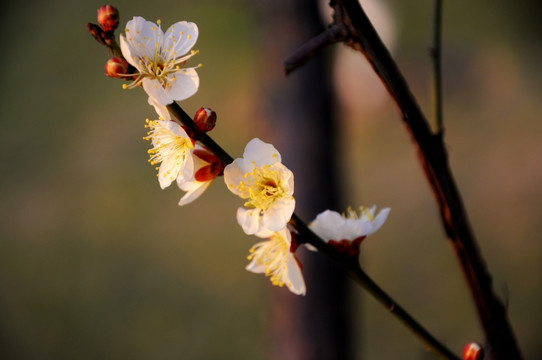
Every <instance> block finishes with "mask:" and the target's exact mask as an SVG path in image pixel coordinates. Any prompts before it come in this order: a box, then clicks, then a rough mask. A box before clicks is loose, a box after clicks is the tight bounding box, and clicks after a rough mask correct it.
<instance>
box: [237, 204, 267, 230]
mask: <svg viewBox="0 0 542 360" xmlns="http://www.w3.org/2000/svg"><path fill="white" fill-rule="evenodd" d="M237 222H238V223H239V225H240V226H241V227H242V228H243V231H244V232H245V234H247V235H252V234H255V233H257V232H258V231H259V230H261V225H260V214H259V211H258V209H247V208H243V207H240V208H238V209H237Z"/></svg>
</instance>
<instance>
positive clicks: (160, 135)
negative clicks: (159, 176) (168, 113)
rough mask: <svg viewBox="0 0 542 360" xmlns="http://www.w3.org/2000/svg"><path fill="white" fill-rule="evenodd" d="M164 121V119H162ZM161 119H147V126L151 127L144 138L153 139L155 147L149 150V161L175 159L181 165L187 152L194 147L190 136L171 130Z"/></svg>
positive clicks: (154, 162)
mask: <svg viewBox="0 0 542 360" xmlns="http://www.w3.org/2000/svg"><path fill="white" fill-rule="evenodd" d="M162 121H163V120H162ZM162 121H160V120H149V119H147V120H146V122H147V124H146V125H145V127H146V128H148V129H149V131H148V132H147V136H145V137H144V138H143V139H145V140H148V141H151V142H152V144H153V148H152V149H149V150H148V153H149V162H150V163H151V165H155V164H157V163H159V162H163V161H172V160H173V161H174V162H175V165H180V164H181V163H183V162H184V161H185V159H186V155H187V153H188V152H189V151H190V150H191V149H192V148H193V147H194V144H193V143H192V141H191V140H190V139H189V138H188V137H183V136H180V135H177V134H174V133H173V132H171V131H170V130H169V129H168V128H166V127H165V126H164V125H163V123H162Z"/></svg>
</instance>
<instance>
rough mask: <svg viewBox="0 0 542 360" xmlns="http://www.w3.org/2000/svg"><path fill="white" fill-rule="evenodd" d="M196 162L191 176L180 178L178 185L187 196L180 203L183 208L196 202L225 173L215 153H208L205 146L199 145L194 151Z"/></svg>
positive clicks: (193, 156)
mask: <svg viewBox="0 0 542 360" xmlns="http://www.w3.org/2000/svg"><path fill="white" fill-rule="evenodd" d="M192 158H193V160H194V167H193V172H192V174H191V175H190V176H179V177H178V178H177V185H178V186H179V188H180V189H181V190H183V191H186V194H184V196H183V197H182V198H181V201H179V205H180V206H183V205H186V204H189V203H191V202H192V201H194V200H196V199H197V198H198V197H199V196H200V195H201V194H203V192H204V191H205V190H207V188H208V187H209V186H210V185H211V183H212V182H213V180H214V179H215V178H216V177H217V176H218V175H220V174H221V173H222V172H223V171H224V165H223V164H222V162H221V161H220V159H219V158H218V157H217V156H216V155H214V154H213V153H211V152H209V151H207V150H206V149H205V148H204V147H203V146H201V145H197V144H196V146H195V147H194V149H192Z"/></svg>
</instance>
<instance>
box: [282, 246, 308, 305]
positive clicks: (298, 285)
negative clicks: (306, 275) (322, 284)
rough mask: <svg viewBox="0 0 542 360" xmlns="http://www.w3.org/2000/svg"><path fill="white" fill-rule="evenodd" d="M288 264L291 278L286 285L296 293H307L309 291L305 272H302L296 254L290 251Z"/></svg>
mask: <svg viewBox="0 0 542 360" xmlns="http://www.w3.org/2000/svg"><path fill="white" fill-rule="evenodd" d="M286 266H287V267H288V277H289V280H290V281H289V282H286V286H287V287H288V289H289V290H290V291H291V292H292V293H294V294H296V295H305V294H306V292H307V288H306V287H305V280H304V279H303V273H302V272H301V268H300V267H299V264H298V262H297V260H296V258H295V256H294V254H292V253H290V255H289V256H288V260H287V262H286Z"/></svg>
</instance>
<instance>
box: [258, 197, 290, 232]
mask: <svg viewBox="0 0 542 360" xmlns="http://www.w3.org/2000/svg"><path fill="white" fill-rule="evenodd" d="M294 209H295V200H294V199H293V198H284V199H279V200H277V201H275V202H274V203H273V204H272V205H271V206H270V207H269V209H267V211H266V212H265V213H264V214H263V216H262V224H261V226H262V227H264V228H266V229H269V230H273V231H279V230H280V229H282V228H284V227H285V226H286V224H287V223H288V221H290V218H291V217H292V214H293V213H294Z"/></svg>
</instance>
